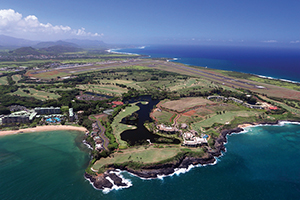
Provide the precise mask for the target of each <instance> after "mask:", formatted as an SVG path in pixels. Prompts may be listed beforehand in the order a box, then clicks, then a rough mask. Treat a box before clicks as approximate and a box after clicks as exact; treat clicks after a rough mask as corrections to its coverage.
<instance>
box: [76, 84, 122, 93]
mask: <svg viewBox="0 0 300 200" xmlns="http://www.w3.org/2000/svg"><path fill="white" fill-rule="evenodd" d="M77 88H78V89H81V90H85V91H88V92H94V93H101V94H108V95H117V96H119V95H122V94H123V93H125V92H127V89H126V88H121V87H119V86H116V85H97V84H88V85H78V86H77Z"/></svg>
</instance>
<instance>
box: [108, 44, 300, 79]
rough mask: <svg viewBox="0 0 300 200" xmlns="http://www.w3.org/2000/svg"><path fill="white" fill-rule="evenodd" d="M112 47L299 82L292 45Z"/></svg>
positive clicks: (298, 58)
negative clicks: (280, 46)
mask: <svg viewBox="0 0 300 200" xmlns="http://www.w3.org/2000/svg"><path fill="white" fill-rule="evenodd" d="M112 51H114V52H120V53H135V54H141V55H146V56H150V57H152V58H169V59H174V60H173V62H180V63H183V64H188V65H193V66H201V67H208V68H213V69H222V70H229V71H238V72H244V73H250V74H256V75H262V76H266V77H271V78H276V79H285V80H290V81H296V82H300V76H299V75H300V49H296V48H295V49H288V48H270V47H224V46H221V47H220V46H197V45H152V46H144V47H139V48H132V49H119V50H112Z"/></svg>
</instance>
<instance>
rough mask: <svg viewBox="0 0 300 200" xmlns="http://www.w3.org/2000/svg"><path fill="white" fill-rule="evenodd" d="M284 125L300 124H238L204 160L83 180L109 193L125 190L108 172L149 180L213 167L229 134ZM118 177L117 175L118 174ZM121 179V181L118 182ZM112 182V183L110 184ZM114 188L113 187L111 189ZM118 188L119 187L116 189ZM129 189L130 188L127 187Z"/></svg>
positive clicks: (186, 159) (185, 159) (225, 132)
mask: <svg viewBox="0 0 300 200" xmlns="http://www.w3.org/2000/svg"><path fill="white" fill-rule="evenodd" d="M284 124H298V125H300V122H298V121H297V122H296V121H287V120H282V121H281V120H279V121H276V122H273V123H272V122H271V123H270V122H269V123H264V122H261V123H245V124H240V125H238V127H236V128H233V129H224V130H222V131H221V133H220V136H219V137H218V138H217V139H216V142H215V144H214V146H215V149H214V150H213V151H209V152H208V156H206V157H205V158H197V157H189V156H184V157H183V158H181V159H180V160H178V161H177V162H176V163H171V164H170V163H166V164H162V165H160V164H158V165H155V164H153V165H152V166H150V167H149V166H148V167H145V168H141V169H139V170H133V169H130V168H127V166H122V165H119V167H118V168H116V167H114V165H111V166H110V169H109V170H107V171H106V172H104V174H101V175H100V176H99V175H98V176H93V175H89V174H87V173H85V174H84V177H85V179H87V180H89V181H90V183H91V184H92V185H93V187H94V188H96V189H98V190H103V191H106V192H105V193H107V191H111V190H113V189H122V188H126V187H124V185H123V184H124V182H123V177H122V176H118V177H113V178H111V179H110V178H109V179H110V181H109V182H110V183H109V184H108V182H107V181H108V179H107V178H108V175H109V172H113V171H115V172H119V171H120V170H121V171H122V172H127V173H129V174H131V175H133V176H136V177H138V178H140V179H144V180H149V179H157V178H160V179H161V178H163V177H166V176H172V175H175V174H180V173H185V172H188V171H189V170H190V169H191V168H194V167H200V166H207V165H214V164H216V163H217V159H218V158H219V157H221V156H223V154H222V152H226V148H225V144H226V143H227V142H228V138H227V136H228V135H231V134H240V133H246V132H248V130H245V128H248V127H257V126H274V125H275V126H276V125H279V126H282V125H284ZM118 175H119V174H118ZM120 179H121V180H120ZM112 181H114V182H112ZM112 186H114V187H112ZM117 186H120V187H117ZM128 187H130V186H128Z"/></svg>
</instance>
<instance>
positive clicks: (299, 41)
mask: <svg viewBox="0 0 300 200" xmlns="http://www.w3.org/2000/svg"><path fill="white" fill-rule="evenodd" d="M290 43H291V44H297V43H300V40H296V41H290Z"/></svg>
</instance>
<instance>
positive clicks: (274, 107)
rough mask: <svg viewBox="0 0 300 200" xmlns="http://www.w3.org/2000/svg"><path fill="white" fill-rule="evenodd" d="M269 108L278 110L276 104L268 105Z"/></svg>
mask: <svg viewBox="0 0 300 200" xmlns="http://www.w3.org/2000/svg"><path fill="white" fill-rule="evenodd" d="M269 109H270V110H278V108H277V106H270V107H269Z"/></svg>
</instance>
